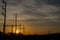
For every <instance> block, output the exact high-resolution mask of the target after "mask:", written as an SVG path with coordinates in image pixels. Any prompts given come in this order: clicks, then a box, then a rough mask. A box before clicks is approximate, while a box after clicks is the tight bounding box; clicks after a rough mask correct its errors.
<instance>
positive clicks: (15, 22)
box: [15, 13, 17, 33]
mask: <svg viewBox="0 0 60 40" xmlns="http://www.w3.org/2000/svg"><path fill="white" fill-rule="evenodd" d="M16 31H17V13H16V14H15V33H16Z"/></svg>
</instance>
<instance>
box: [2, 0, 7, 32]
mask: <svg viewBox="0 0 60 40" xmlns="http://www.w3.org/2000/svg"><path fill="white" fill-rule="evenodd" d="M6 5H7V3H6V1H5V0H2V15H4V27H3V32H4V33H5V27H6V26H5V25H6Z"/></svg>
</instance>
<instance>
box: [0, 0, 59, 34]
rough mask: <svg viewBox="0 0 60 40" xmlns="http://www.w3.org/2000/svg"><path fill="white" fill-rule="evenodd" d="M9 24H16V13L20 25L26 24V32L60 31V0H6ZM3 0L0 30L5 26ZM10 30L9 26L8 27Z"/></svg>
mask: <svg viewBox="0 0 60 40" xmlns="http://www.w3.org/2000/svg"><path fill="white" fill-rule="evenodd" d="M6 2H7V20H8V21H7V23H6V24H7V25H12V24H14V21H13V20H14V17H15V15H14V14H15V13H17V15H18V18H17V19H18V20H20V21H18V25H19V24H20V23H21V24H22V25H24V26H25V34H47V33H49V32H50V33H60V0H6ZM1 6H2V0H0V30H1V31H2V28H3V15H2V14H1V13H2V12H1V11H2V7H1ZM6 30H8V32H9V30H10V29H9V28H8V29H6Z"/></svg>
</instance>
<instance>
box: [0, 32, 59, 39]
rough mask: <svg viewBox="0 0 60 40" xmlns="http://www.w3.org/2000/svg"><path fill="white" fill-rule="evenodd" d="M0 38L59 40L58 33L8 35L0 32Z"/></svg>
mask: <svg viewBox="0 0 60 40" xmlns="http://www.w3.org/2000/svg"><path fill="white" fill-rule="evenodd" d="M0 40H60V33H55V34H46V35H22V34H20V35H16V34H12V33H10V34H9V35H7V34H3V33H2V32H0Z"/></svg>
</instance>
